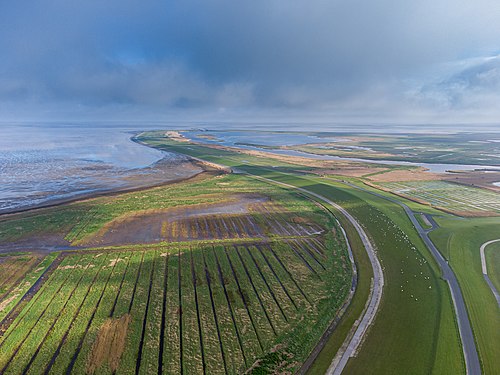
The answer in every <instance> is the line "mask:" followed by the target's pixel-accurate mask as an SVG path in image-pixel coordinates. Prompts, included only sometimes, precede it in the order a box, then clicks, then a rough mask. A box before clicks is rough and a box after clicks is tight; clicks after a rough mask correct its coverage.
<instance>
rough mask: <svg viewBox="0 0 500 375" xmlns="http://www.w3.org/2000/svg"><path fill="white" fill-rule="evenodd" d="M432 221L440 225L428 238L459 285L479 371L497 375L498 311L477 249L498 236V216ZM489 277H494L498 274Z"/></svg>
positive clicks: (499, 361) (499, 345)
mask: <svg viewBox="0 0 500 375" xmlns="http://www.w3.org/2000/svg"><path fill="white" fill-rule="evenodd" d="M436 221H437V222H438V224H439V226H440V228H439V229H437V230H436V231H435V232H432V233H431V239H432V241H434V243H435V244H436V246H437V247H438V248H439V250H440V251H441V252H442V253H443V255H444V256H445V257H446V258H447V259H448V260H449V262H450V264H451V267H452V268H453V271H454V272H455V274H456V276H457V278H458V281H459V283H460V287H461V288H462V293H463V294H464V298H465V302H466V305H467V310H468V312H469V317H470V320H471V322H472V329H473V331H474V336H475V339H476V344H477V347H478V351H479V358H480V360H481V365H482V368H483V372H484V373H485V374H498V369H500V313H499V309H498V305H497V303H496V300H495V297H494V296H493V294H492V293H491V290H490V289H489V287H488V285H487V284H486V281H485V280H484V278H483V275H482V272H481V258H480V254H479V248H480V246H481V244H483V243H484V242H486V241H489V240H493V239H497V238H500V231H499V228H500V218H498V217H492V218H470V219H462V218H457V217H452V216H446V217H440V218H437V220H436ZM491 246H492V248H491V249H486V252H487V253H488V250H489V251H490V252H491V250H494V248H493V246H494V245H491ZM497 249H498V247H497ZM497 259H498V258H497ZM491 269H495V267H489V268H488V271H489V270H491ZM496 269H498V268H496ZM489 272H490V271H489ZM490 277H491V278H492V279H494V278H496V277H498V275H491V276H490Z"/></svg>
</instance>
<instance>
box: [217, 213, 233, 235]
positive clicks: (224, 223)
mask: <svg viewBox="0 0 500 375" xmlns="http://www.w3.org/2000/svg"><path fill="white" fill-rule="evenodd" d="M219 220H220V221H221V222H222V225H223V226H224V229H225V230H226V233H227V236H228V237H231V232H230V231H229V228H228V227H227V224H226V222H225V221H224V218H222V217H220V218H219Z"/></svg>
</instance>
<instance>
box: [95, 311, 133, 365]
mask: <svg viewBox="0 0 500 375" xmlns="http://www.w3.org/2000/svg"><path fill="white" fill-rule="evenodd" d="M130 320H131V317H130V314H126V315H123V316H122V317H121V318H118V319H108V320H106V321H105V322H104V324H103V325H102V326H101V328H100V330H99V333H98V334H97V337H96V340H95V342H94V345H92V350H91V352H90V355H89V358H88V360H87V368H86V372H87V374H94V373H96V371H97V370H98V369H99V368H100V367H101V366H102V365H104V364H108V365H109V367H110V369H111V371H112V372H113V373H114V372H115V371H116V370H117V369H118V366H119V365H120V358H121V356H122V353H123V350H124V349H125V344H126V338H127V332H128V325H129V323H130Z"/></svg>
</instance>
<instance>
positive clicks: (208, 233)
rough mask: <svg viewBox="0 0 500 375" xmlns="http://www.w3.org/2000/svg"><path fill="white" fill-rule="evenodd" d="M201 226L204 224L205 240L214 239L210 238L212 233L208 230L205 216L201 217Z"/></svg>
mask: <svg viewBox="0 0 500 375" xmlns="http://www.w3.org/2000/svg"><path fill="white" fill-rule="evenodd" d="M203 224H205V230H206V231H207V237H206V238H207V239H212V238H214V237H213V236H212V233H211V231H210V228H209V226H208V222H207V218H206V217H205V216H203Z"/></svg>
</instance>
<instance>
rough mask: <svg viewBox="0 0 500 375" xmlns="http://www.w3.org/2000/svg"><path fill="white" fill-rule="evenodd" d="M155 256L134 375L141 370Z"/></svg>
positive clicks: (154, 261) (154, 262)
mask: <svg viewBox="0 0 500 375" xmlns="http://www.w3.org/2000/svg"><path fill="white" fill-rule="evenodd" d="M155 264H156V255H155V256H154V257H153V266H152V267H151V273H150V274H149V288H148V298H147V299H146V309H145V310H144V318H143V319H142V330H141V340H140V341H139V349H138V351H137V361H136V362H135V374H136V375H137V374H139V369H140V368H141V361H142V349H143V347H144V334H145V332H146V324H147V321H148V312H149V306H150V304H149V303H150V302H151V289H153V275H154V273H155Z"/></svg>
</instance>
